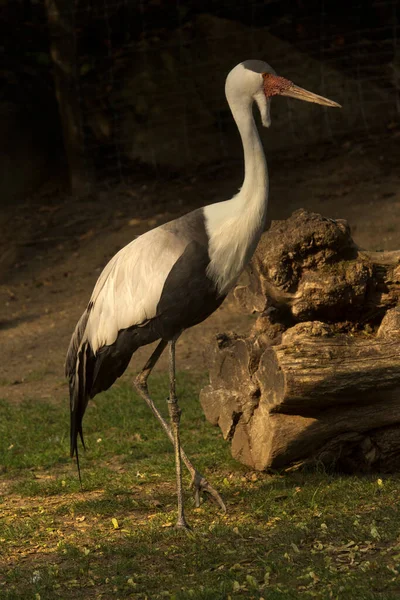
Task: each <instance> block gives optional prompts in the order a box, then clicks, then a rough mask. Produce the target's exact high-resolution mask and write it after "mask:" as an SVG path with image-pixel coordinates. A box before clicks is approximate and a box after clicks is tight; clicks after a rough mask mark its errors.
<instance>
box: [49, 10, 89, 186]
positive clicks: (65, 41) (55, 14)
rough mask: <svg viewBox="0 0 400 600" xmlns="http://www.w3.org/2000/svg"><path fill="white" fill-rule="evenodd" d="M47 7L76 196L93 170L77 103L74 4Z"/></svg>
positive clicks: (52, 55) (65, 140) (77, 65)
mask: <svg viewBox="0 0 400 600" xmlns="http://www.w3.org/2000/svg"><path fill="white" fill-rule="evenodd" d="M46 9H47V16H48V23H49V31H50V54H51V58H52V61H53V68H54V83H55V89H56V96H57V101H58V107H59V112H60V117H61V124H62V130H63V138H64V148H65V153H66V156H67V161H68V168H69V180H70V186H71V191H72V192H73V193H74V194H77V195H86V194H88V193H89V192H90V191H91V189H92V185H93V170H92V166H91V164H90V159H89V155H88V152H87V151H86V149H85V137H84V129H83V119H82V110H81V106H80V88H79V61H78V56H77V37H76V36H77V32H76V28H75V18H74V16H75V13H74V11H75V10H76V9H75V3H74V2H71V0H46Z"/></svg>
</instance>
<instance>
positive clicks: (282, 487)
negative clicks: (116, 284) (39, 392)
mask: <svg viewBox="0 0 400 600" xmlns="http://www.w3.org/2000/svg"><path fill="white" fill-rule="evenodd" d="M178 381H179V383H180V385H179V395H180V399H181V406H182V407H183V415H182V443H183V445H184V447H185V449H186V451H187V453H188V454H189V456H191V457H192V458H193V462H194V463H195V464H196V465H197V466H198V468H199V469H200V470H201V471H202V472H203V473H204V474H206V476H207V478H208V479H209V480H210V481H212V483H213V484H214V485H215V486H216V487H218V489H219V491H220V492H221V494H222V495H223V497H224V499H225V501H226V503H227V507H228V512H227V514H226V515H223V514H221V513H220V512H219V510H218V508H217V507H216V506H215V505H213V504H211V503H209V502H204V503H203V504H202V505H201V507H200V508H199V509H195V508H194V505H193V501H192V499H191V495H190V494H189V493H187V498H186V507H187V517H188V520H189V521H190V523H191V525H192V526H193V530H192V532H190V533H186V532H182V531H177V530H175V529H174V527H173V524H174V521H175V515H176V513H175V508H176V501H175V483H174V482H175V475H174V464H173V455H172V449H171V447H170V444H169V442H168V440H167V439H166V438H165V437H164V433H163V431H162V430H161V428H159V426H158V424H157V422H156V421H155V420H154V419H153V417H152V416H151V415H150V414H149V411H148V409H147V407H146V406H145V405H144V404H143V403H142V402H141V401H140V400H138V399H137V398H136V397H135V396H134V394H133V392H132V390H131V389H130V388H129V387H128V386H125V385H123V384H121V386H119V387H115V388H113V389H112V390H110V391H109V392H108V393H105V394H103V395H102V396H99V397H98V398H96V399H95V402H94V403H93V404H92V405H91V407H90V408H89V409H88V414H87V415H86V416H85V422H84V425H85V432H86V441H87V446H88V451H87V452H86V453H85V454H84V453H82V457H81V466H82V477H83V482H84V490H83V491H81V490H80V487H79V483H78V479H77V474H76V467H75V464H73V463H71V461H70V460H69V458H68V407H67V403H65V405H63V406H55V405H50V404H44V403H38V402H27V403H25V404H23V405H18V406H14V405H12V404H8V403H7V402H2V403H0V465H1V467H0V469H2V471H1V480H0V598H1V599H7V600H25V599H27V600H28V599H29V600H47V599H49V600H50V599H56V598H62V599H65V600H69V599H74V598H79V599H81V598H93V599H100V598H103V599H104V600H109V599H110V598H121V599H122V598H132V599H143V600H144V599H145V598H148V599H149V600H150V599H151V600H153V599H158V598H160V599H161V598H167V599H168V598H171V599H172V598H174V599H175V600H183V599H187V598H188V599H189V598H193V599H194V600H206V599H209V600H219V599H221V600H222V599H224V600H225V599H229V598H231V599H232V600H234V599H235V598H254V599H257V600H260V599H261V598H264V599H265V600H267V599H271V600H273V599H275V598H279V599H282V598H288V599H290V598H298V597H299V596H302V595H305V596H306V597H307V596H309V597H316V598H338V599H345V598H351V599H354V598H357V600H358V599H373V598H379V599H391V598H393V599H394V598H398V597H399V594H400V575H399V572H400V516H399V513H398V498H399V488H400V479H399V477H397V476H392V477H387V476H385V477H383V476H382V477H379V476H377V475H375V476H369V477H356V476H352V477H343V476H340V475H335V474H330V473H325V472H318V471H313V472H297V473H292V474H285V475H280V474H276V475H268V474H265V473H254V472H250V473H249V472H247V471H246V469H245V468H244V467H243V466H242V465H239V464H238V463H236V462H234V461H233V460H232V458H231V457H230V453H229V446H228V444H227V443H226V442H224V440H223V439H222V438H221V435H220V432H219V430H218V429H216V428H213V427H211V426H210V425H208V424H207V423H205V421H204V418H203V416H202V413H201V408H200V406H199V403H198V400H197V398H198V390H199V388H200V387H201V385H202V384H203V383H204V381H205V379H204V377H200V376H192V377H189V376H187V375H186V374H182V375H180V376H179V378H178ZM152 384H153V385H152V393H153V395H154V398H155V399H156V401H157V402H158V403H159V405H160V407H161V408H163V409H164V410H163V412H164V414H165V402H164V401H163V400H164V399H165V396H166V393H167V387H168V386H167V381H166V379H165V377H164V376H154V377H153V382H152ZM185 485H186V487H188V478H187V477H186V476H185Z"/></svg>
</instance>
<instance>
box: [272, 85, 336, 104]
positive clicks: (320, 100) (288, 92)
mask: <svg viewBox="0 0 400 600" xmlns="http://www.w3.org/2000/svg"><path fill="white" fill-rule="evenodd" d="M280 95H281V96H289V97H290V98H297V99H298V100H304V101H305V102H315V103H316V104H322V105H323V106H335V107H337V108H342V107H341V105H340V104H338V103H337V102H334V101H333V100H329V99H328V98H324V97H323V96H318V94H313V92H308V91H307V90H304V89H303V88H301V87H298V86H297V85H294V83H291V84H290V86H288V87H287V88H285V89H283V90H281V91H280Z"/></svg>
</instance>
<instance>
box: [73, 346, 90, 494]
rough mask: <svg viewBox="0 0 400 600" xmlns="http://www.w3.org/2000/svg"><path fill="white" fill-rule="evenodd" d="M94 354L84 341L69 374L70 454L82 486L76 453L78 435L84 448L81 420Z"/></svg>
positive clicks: (88, 389) (86, 402)
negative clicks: (73, 369) (74, 365)
mask: <svg viewBox="0 0 400 600" xmlns="http://www.w3.org/2000/svg"><path fill="white" fill-rule="evenodd" d="M93 361H94V356H93V353H92V350H91V348H90V346H89V344H88V343H84V344H83V345H82V347H81V349H80V350H79V352H78V355H77V359H76V368H75V372H74V373H73V374H72V375H71V376H70V382H69V386H70V444H71V445H70V454H71V458H73V457H74V456H76V463H77V467H78V475H79V481H80V483H81V487H82V478H81V470H80V463H79V453H78V437H79V438H80V439H81V442H82V446H83V449H84V450H86V446H85V440H84V437H83V430H82V420H83V415H84V414H85V411H86V407H87V404H88V401H89V397H90V388H91V375H92V372H93Z"/></svg>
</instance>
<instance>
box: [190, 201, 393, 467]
mask: <svg viewBox="0 0 400 600" xmlns="http://www.w3.org/2000/svg"><path fill="white" fill-rule="evenodd" d="M246 277H247V282H246V284H245V285H240V286H238V287H237V288H236V290H235V295H236V298H237V299H238V301H239V303H240V305H241V306H242V307H243V309H244V310H247V311H249V310H250V311H256V312H260V316H259V317H258V319H257V321H256V323H255V325H254V327H253V329H252V330H251V332H250V334H249V336H248V337H246V338H244V337H240V336H237V335H235V334H223V335H219V336H218V339H217V344H216V347H215V349H214V354H213V356H212V359H211V365H210V384H209V385H208V386H207V387H205V388H204V389H203V390H202V392H201V396H200V400H201V404H202V406H203V409H204V412H205V414H206V417H207V419H208V420H209V421H210V422H211V423H213V424H215V425H219V427H220V428H221V430H222V432H223V435H224V437H225V438H226V439H228V440H230V441H231V444H232V454H233V456H234V457H235V458H237V459H238V460H240V461H241V462H243V463H245V464H247V465H249V466H251V467H252V468H255V469H260V470H261V469H268V468H271V469H274V468H284V467H289V466H291V465H295V464H299V463H300V464H301V463H304V462H308V461H315V460H318V461H322V462H323V463H324V464H329V465H336V466H337V467H339V468H341V469H345V470H370V469H379V470H381V471H393V470H396V469H397V468H398V467H399V466H400V251H398V252H366V251H363V250H360V249H359V248H357V246H356V245H355V244H354V242H353V240H352V238H351V235H350V230H349V227H348V225H347V223H346V222H345V221H333V220H329V219H325V218H323V217H321V216H320V215H317V214H310V213H307V212H306V211H304V210H300V211H297V212H295V213H294V214H293V215H292V217H291V218H290V219H288V220H287V221H285V222H283V221H278V222H275V223H273V224H272V226H271V229H270V230H269V231H268V232H267V233H265V234H264V235H263V237H262V240H261V242H260V244H259V247H258V249H257V252H256V255H255V257H254V259H253V261H252V264H251V267H250V269H249V270H248V273H247V275H246Z"/></svg>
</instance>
